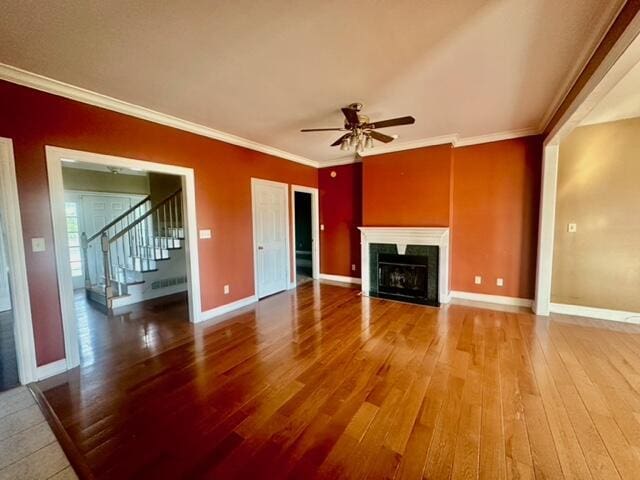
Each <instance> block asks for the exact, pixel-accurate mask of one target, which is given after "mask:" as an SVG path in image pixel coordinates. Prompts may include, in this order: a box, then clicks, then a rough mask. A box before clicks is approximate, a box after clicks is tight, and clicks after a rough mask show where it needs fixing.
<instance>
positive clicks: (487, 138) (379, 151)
mask: <svg viewBox="0 0 640 480" xmlns="http://www.w3.org/2000/svg"><path fill="white" fill-rule="evenodd" d="M540 133H542V130H541V129H539V128H522V129H519V130H508V131H506V132H498V133H490V134H487V135H478V136H475V137H460V135H458V134H457V133H454V134H450V135H441V136H438V137H429V138H422V139H419V140H412V141H410V142H398V143H390V144H388V145H383V146H378V147H375V148H372V149H369V150H365V151H364V152H362V153H361V154H359V155H353V156H349V157H342V158H337V159H335V160H328V161H320V162H319V164H320V165H319V168H327V167H337V166H340V165H349V164H351V163H359V162H361V161H362V158H364V157H373V156H376V155H383V154H385V153H393V152H402V151H404V150H414V149H417V148H425V147H433V146H436V145H446V144H451V146H452V147H453V148H462V147H468V146H471V145H480V144H483V143H491V142H500V141H503V140H511V139H514V138H522V137H528V136H531V135H539V134H540Z"/></svg>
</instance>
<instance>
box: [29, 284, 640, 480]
mask: <svg viewBox="0 0 640 480" xmlns="http://www.w3.org/2000/svg"><path fill="white" fill-rule="evenodd" d="M78 308H79V309H80V318H79V323H80V328H81V352H82V362H83V366H82V367H81V368H79V369H76V370H75V371H72V372H69V373H67V374H64V375H61V376H58V377H56V378H53V379H49V380H47V381H45V382H41V384H40V388H41V389H42V390H43V391H44V394H45V396H46V397H47V399H48V401H49V402H50V404H51V406H52V407H53V409H54V411H55V412H56V414H57V415H58V417H59V419H60V420H61V422H62V424H63V425H64V428H65V429H66V430H67V432H68V434H69V436H70V437H71V438H72V439H73V441H74V442H75V444H76V445H77V447H78V449H79V450H80V451H81V452H82V453H83V454H84V455H85V457H86V460H87V462H88V464H89V466H90V468H91V469H92V471H93V472H94V473H95V475H96V476H97V477H99V478H110V479H114V478H118V479H120V478H138V479H139V478H153V479H157V478H216V479H222V478H243V479H246V478H252V479H253V478H301V479H302V478H304V479H311V478H323V479H336V478H399V479H404V478H408V479H419V478H433V479H446V478H456V479H457V478H490V479H501V478H554V479H555V478H579V479H587V478H626V479H637V478H640V326H637V325H630V324H618V323H613V322H604V321H594V320H587V319H578V318H573V317H563V316H556V317H551V318H544V317H536V316H534V315H532V314H528V313H517V312H506V311H493V310H486V309H480V308H474V307H470V306H462V305H450V306H447V307H445V308H441V309H435V308H430V307H423V306H417V305H408V304H402V303H396V302H391V301H386V300H379V299H372V298H363V297H361V296H360V295H359V292H358V290H356V289H353V288H345V287H341V286H335V285H330V284H319V283H316V282H312V283H307V284H304V285H302V286H300V287H299V288H297V289H296V290H293V291H289V292H286V293H282V294H279V295H275V296H273V297H270V298H267V299H265V300H263V301H261V302H259V303H258V304H256V305H255V306H252V307H248V308H245V309H243V310H241V311H238V312H235V313H234V314H229V315H228V316H227V318H226V319H225V320H224V322H222V323H218V324H212V323H211V322H209V323H204V324H199V325H195V326H192V325H190V324H188V323H187V322H186V317H187V314H186V304H185V301H184V298H182V297H179V296H178V297H172V298H169V299H164V300H159V301H152V302H148V303H147V304H144V305H143V306H141V307H137V308H136V309H134V310H133V311H132V312H131V313H128V314H123V315H120V316H116V317H115V318H106V317H104V316H102V315H101V314H98V313H96V312H94V311H92V310H91V309H87V308H86V307H84V303H83V302H81V301H79V302H78Z"/></svg>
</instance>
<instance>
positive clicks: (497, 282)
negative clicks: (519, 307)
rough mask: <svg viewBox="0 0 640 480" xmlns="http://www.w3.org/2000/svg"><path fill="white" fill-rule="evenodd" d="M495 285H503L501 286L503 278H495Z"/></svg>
mask: <svg viewBox="0 0 640 480" xmlns="http://www.w3.org/2000/svg"><path fill="white" fill-rule="evenodd" d="M496 285H497V286H498V287H503V286H504V279H502V278H497V279H496Z"/></svg>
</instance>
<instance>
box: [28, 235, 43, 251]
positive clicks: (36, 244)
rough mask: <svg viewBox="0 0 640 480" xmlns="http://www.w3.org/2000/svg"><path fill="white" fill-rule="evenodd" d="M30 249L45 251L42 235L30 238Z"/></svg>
mask: <svg viewBox="0 0 640 480" xmlns="http://www.w3.org/2000/svg"><path fill="white" fill-rule="evenodd" d="M31 250H32V251H34V252H44V251H45V245H44V238H42V237H36V238H32V239H31Z"/></svg>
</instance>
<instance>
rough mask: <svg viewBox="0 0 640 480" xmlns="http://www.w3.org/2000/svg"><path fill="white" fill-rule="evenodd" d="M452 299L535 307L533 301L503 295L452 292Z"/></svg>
mask: <svg viewBox="0 0 640 480" xmlns="http://www.w3.org/2000/svg"><path fill="white" fill-rule="evenodd" d="M449 296H450V298H451V299H452V300H453V299H459V300H471V301H474V302H484V303H495V304H497V305H509V306H512V307H527V308H531V307H532V306H533V300H530V299H528V298H517V297H505V296H502V295H488V294H486V293H473V292H456V291H451V293H450V295H449Z"/></svg>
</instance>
